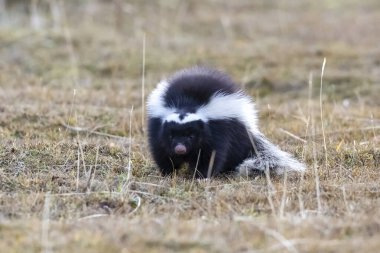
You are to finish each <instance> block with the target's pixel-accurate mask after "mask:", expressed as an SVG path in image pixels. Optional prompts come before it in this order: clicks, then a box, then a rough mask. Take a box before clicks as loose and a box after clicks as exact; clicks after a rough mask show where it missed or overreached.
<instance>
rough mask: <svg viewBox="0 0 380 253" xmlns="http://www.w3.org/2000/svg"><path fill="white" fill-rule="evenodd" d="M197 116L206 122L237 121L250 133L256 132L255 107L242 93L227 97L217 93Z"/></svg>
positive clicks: (199, 110)
mask: <svg viewBox="0 0 380 253" xmlns="http://www.w3.org/2000/svg"><path fill="white" fill-rule="evenodd" d="M197 114H199V115H201V117H202V118H206V119H208V120H213V119H214V120H216V119H237V120H239V121H240V122H241V123H243V124H244V125H245V126H247V127H248V129H249V130H250V132H251V133H253V134H254V133H256V132H258V128H257V116H256V114H257V113H256V110H255V105H254V103H253V102H252V100H251V99H250V98H249V97H247V96H246V95H244V94H243V93H242V92H238V93H233V94H228V95H226V94H223V93H217V94H215V95H214V96H213V97H212V98H211V101H210V102H209V103H208V104H207V105H205V106H202V107H200V108H199V109H198V110H197Z"/></svg>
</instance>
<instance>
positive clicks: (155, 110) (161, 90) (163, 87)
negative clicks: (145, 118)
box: [147, 80, 175, 118]
mask: <svg viewBox="0 0 380 253" xmlns="http://www.w3.org/2000/svg"><path fill="white" fill-rule="evenodd" d="M168 87H169V83H168V82H167V81H166V80H162V81H161V82H159V83H158V84H157V87H156V88H155V89H154V90H153V91H152V93H151V94H150V95H149V97H148V100H147V110H148V115H149V116H151V117H158V118H165V117H167V116H168V115H169V114H172V113H174V112H175V109H174V108H168V107H165V102H164V96H165V93H166V91H167V89H168Z"/></svg>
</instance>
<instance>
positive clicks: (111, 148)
mask: <svg viewBox="0 0 380 253" xmlns="http://www.w3.org/2000/svg"><path fill="white" fill-rule="evenodd" d="M2 3H3V4H4V3H5V4H6V6H0V251H1V252H41V251H43V252H110V253H112V252H178V251H181V252H358V251H360V252H378V249H379V248H380V218H379V217H380V188H379V185H380V177H379V168H380V96H379V94H380V60H379V59H380V44H379V41H378V39H379V34H380V29H379V26H378V24H379V23H380V4H379V3H378V2H377V1H365V3H364V1H354V0H351V1H343V0H341V1H340V0H338V1H328V0H325V1H286V2H281V1H249V0H243V1H235V2H233V1H207V2H206V1H175V0H168V1H154V2H153V1H128V3H127V2H124V1H121V0H115V1H51V2H50V3H51V4H49V2H48V1H42V0H41V1H0V4H2ZM36 4H37V5H36ZM1 7H6V8H5V9H4V8H1ZM144 38H145V39H144ZM144 42H145V43H144ZM144 44H145V58H144V57H143V51H144V50H143V49H144ZM324 57H326V60H327V61H326V66H325V73H324V77H323V87H322V91H321V90H320V88H321V83H320V78H321V67H322V62H323V59H324ZM143 58H144V59H143ZM194 64H206V65H210V66H214V67H216V68H219V69H222V70H225V71H227V72H228V73H230V74H231V76H232V77H233V78H234V79H235V80H236V81H237V82H239V83H240V84H242V85H243V86H244V87H245V89H246V91H247V93H249V94H251V95H252V96H254V98H255V100H256V102H257V104H258V108H259V109H260V119H261V123H260V126H261V129H262V131H263V132H264V133H265V134H267V136H268V137H269V138H270V139H271V140H273V142H275V143H276V144H278V145H279V146H281V148H283V149H284V150H287V151H289V152H291V153H294V154H295V155H296V156H297V157H299V158H300V160H303V161H304V162H305V163H306V164H307V166H308V170H307V172H306V173H305V174H304V175H298V176H297V175H288V176H287V177H272V178H266V177H265V176H258V177H252V178H240V177H235V176H233V175H228V176H224V177H220V178H216V179H213V180H211V181H192V180H191V178H189V176H188V175H186V174H185V173H179V174H178V175H177V176H176V177H174V178H162V177H160V175H159V173H158V172H157V169H156V168H155V165H154V164H153V162H152V160H151V158H150V156H149V153H148V149H147V143H146V136H145V134H144V130H145V122H144V121H145V116H144V113H143V109H144V108H143V107H142V89H141V87H142V85H141V84H142V72H143V69H144V73H145V75H144V82H145V93H146V94H148V93H149V92H150V91H151V90H152V89H153V88H154V86H155V84H156V83H157V82H158V81H159V80H160V79H161V78H162V77H165V76H167V75H168V74H170V73H171V72H172V71H174V70H176V69H179V68H182V67H186V66H190V65H194ZM143 66H145V67H144V68H143ZM320 92H321V93H320ZM146 94H145V97H146ZM320 94H321V96H320ZM321 102H322V103H321ZM321 105H322V107H321ZM321 109H322V119H323V120H321ZM322 122H323V126H324V132H325V136H324V135H323V131H322Z"/></svg>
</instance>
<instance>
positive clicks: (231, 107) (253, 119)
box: [147, 80, 258, 134]
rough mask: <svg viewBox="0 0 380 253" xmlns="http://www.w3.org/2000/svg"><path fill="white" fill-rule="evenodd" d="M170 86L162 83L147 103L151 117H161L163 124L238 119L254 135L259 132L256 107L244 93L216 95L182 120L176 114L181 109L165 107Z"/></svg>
mask: <svg viewBox="0 0 380 253" xmlns="http://www.w3.org/2000/svg"><path fill="white" fill-rule="evenodd" d="M168 86H169V83H168V82H167V81H166V80H163V81H161V82H160V83H159V84H158V85H157V88H156V89H154V90H153V92H152V93H151V95H150V96H149V98H148V103H147V109H148V115H149V116H151V117H159V118H161V119H163V122H165V121H166V122H177V123H179V124H185V123H188V122H192V121H196V120H202V121H204V122H207V121H209V120H217V119H237V120H239V121H240V122H242V123H243V124H244V125H246V126H247V127H248V129H249V130H250V132H252V133H253V134H254V133H257V132H258V127H257V116H256V114H257V113H256V110H255V105H254V103H253V101H252V100H251V99H250V98H249V97H247V96H246V95H244V94H243V93H242V92H238V93H233V94H224V93H216V94H215V95H214V96H212V98H211V100H210V102H209V103H208V104H206V105H204V106H201V107H199V108H198V109H197V110H196V112H195V113H191V114H188V115H186V116H185V118H184V119H182V120H181V119H180V118H179V114H178V113H177V112H176V109H179V108H170V107H165V104H164V95H165V92H166V91H167V89H168Z"/></svg>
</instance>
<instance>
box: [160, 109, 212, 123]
mask: <svg viewBox="0 0 380 253" xmlns="http://www.w3.org/2000/svg"><path fill="white" fill-rule="evenodd" d="M198 120H201V121H204V122H207V119H205V118H203V117H202V116H201V115H199V114H197V113H188V114H186V115H183V117H181V114H179V113H177V112H176V113H172V114H170V115H168V116H167V117H166V118H165V119H164V122H175V123H178V124H186V123H189V122H193V121H198Z"/></svg>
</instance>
